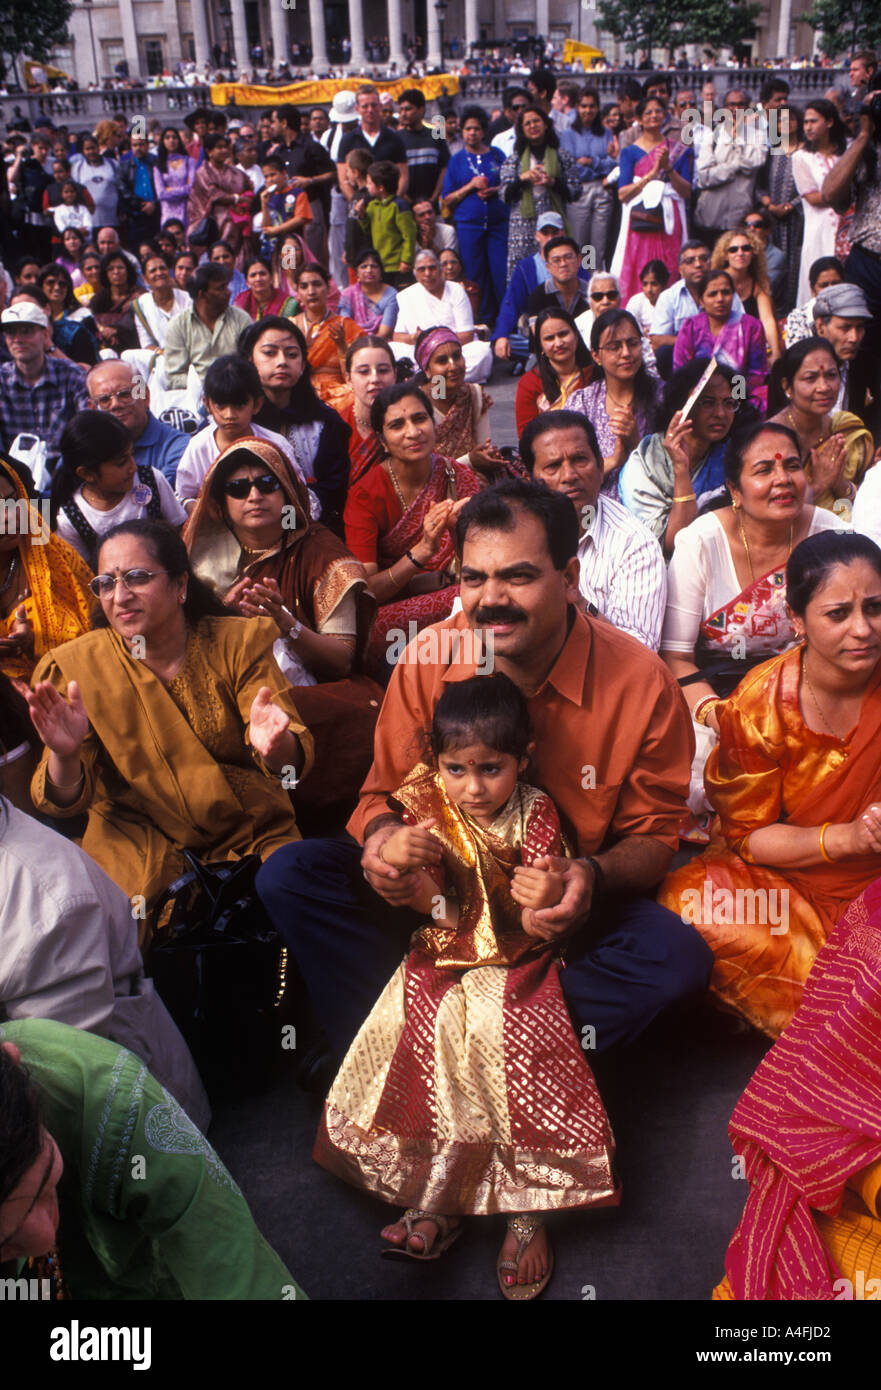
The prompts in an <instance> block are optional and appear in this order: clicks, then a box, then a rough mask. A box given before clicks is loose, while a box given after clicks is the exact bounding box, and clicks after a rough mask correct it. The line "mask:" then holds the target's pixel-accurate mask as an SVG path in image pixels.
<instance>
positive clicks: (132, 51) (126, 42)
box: [119, 0, 141, 77]
mask: <svg viewBox="0 0 881 1390" xmlns="http://www.w3.org/2000/svg"><path fill="white" fill-rule="evenodd" d="M119 19H120V23H121V24H122V47H123V52H124V55H125V60H126V62H127V63H128V70H129V76H130V77H140V75H141V55H140V54H139V52H138V34H137V30H136V29H135V10H134V5H133V4H132V0H119Z"/></svg>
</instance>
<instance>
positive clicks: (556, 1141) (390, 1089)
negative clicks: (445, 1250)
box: [314, 951, 619, 1216]
mask: <svg viewBox="0 0 881 1390" xmlns="http://www.w3.org/2000/svg"><path fill="white" fill-rule="evenodd" d="M613 1155H614V1139H613V1136H612V1131H611V1127H610V1125H609V1121H608V1117H607V1115H606V1112H605V1110H604V1108H603V1104H602V1101H601V1100H600V1097H599V1093H598V1091H597V1088H596V1084H595V1082H594V1079H593V1075H592V1073H591V1071H590V1068H589V1067H588V1065H587V1061H586V1059H585V1055H584V1052H583V1050H582V1048H581V1047H580V1046H579V1043H578V1040H577V1038H576V1037H575V1033H574V1031H573V1028H572V1023H571V1021H570V1019H569V1015H568V1013H567V1011H566V1004H565V1001H564V999H563V994H562V990H561V989H560V981H559V975H558V968H557V964H556V961H555V960H554V959H553V957H552V956H551V955H550V953H548V952H545V953H543V954H542V955H541V956H539V957H535V958H532V959H530V960H527V961H524V962H521V963H520V964H519V965H515V966H496V965H490V966H479V967H477V968H475V969H472V970H464V971H453V970H437V969H436V968H435V966H434V964H433V962H432V960H431V958H430V957H429V956H427V955H425V954H423V953H422V952H419V951H412V952H411V953H410V955H409V957H408V958H407V960H406V961H404V963H403V964H402V965H401V967H400V969H399V970H398V971H396V973H395V975H394V976H393V977H392V979H391V980H390V981H389V983H388V985H387V986H386V988H385V990H384V991H383V994H382V996H381V998H380V999H379V1001H378V1003H377V1004H376V1006H375V1007H374V1009H373V1011H372V1013H371V1014H370V1017H369V1018H368V1019H367V1021H366V1023H365V1024H364V1026H363V1027H362V1029H361V1031H360V1033H359V1034H358V1036H357V1038H356V1039H355V1041H354V1043H353V1044H352V1046H351V1048H350V1049H349V1052H348V1054H347V1055H346V1058H345V1061H344V1062H343V1065H342V1067H341V1069H340V1072H339V1074H338V1076H337V1077H336V1080H335V1081H334V1083H333V1086H332V1087H331V1090H330V1094H329V1096H328V1098H327V1102H326V1104H325V1109H324V1115H323V1117H322V1121H321V1126H320V1129H319V1132H318V1138H317V1140H316V1143H315V1154H314V1157H315V1159H316V1160H317V1162H318V1163H320V1164H321V1165H322V1166H323V1167H324V1168H327V1169H329V1171H330V1172H332V1173H335V1174H336V1175H337V1176H338V1177H341V1178H344V1179H345V1180H346V1181H347V1182H349V1183H352V1184H353V1185H354V1186H356V1187H362V1188H366V1189H367V1190H368V1191H370V1192H373V1193H374V1194H375V1195H376V1196H377V1197H380V1198H382V1200H383V1201H386V1202H390V1203H399V1204H401V1205H403V1206H407V1207H421V1208H424V1209H425V1210H428V1211H437V1212H442V1213H443V1214H444V1215H449V1216H455V1215H474V1214H491V1213H494V1212H525V1211H549V1210H550V1211H552V1210H557V1209H563V1208H569V1207H585V1206H595V1205H600V1206H614V1205H617V1203H618V1201H619V1188H618V1184H617V1181H616V1179H615V1177H614V1174H613V1170H612V1160H613Z"/></svg>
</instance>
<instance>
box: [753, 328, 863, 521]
mask: <svg viewBox="0 0 881 1390" xmlns="http://www.w3.org/2000/svg"><path fill="white" fill-rule="evenodd" d="M840 388H841V368H840V364H839V361H838V358H837V357H836V355H835V350H834V348H833V347H832V345H831V343H830V342H829V341H828V339H826V338H814V337H811V338H801V339H800V340H799V341H798V342H797V343H793V345H792V347H791V348H787V349H786V351H785V352H784V354H783V356H782V357H781V358H780V360H779V361H778V362H775V363H774V366H773V368H772V369H771V380H770V383H769V387H768V414H769V417H770V418H771V419H772V420H777V421H780V423H782V424H785V425H788V426H789V428H790V429H792V430H795V432H796V434H797V435H798V440H799V444H800V446H801V451H802V453H803V455H804V456H805V458H809V459H810V463H809V464H808V478H809V480H810V483H811V485H812V487H813V490H814V501H815V503H816V505H817V506H818V507H824V508H829V509H831V510H832V511H835V512H837V513H838V514H839V516H842V517H843V518H844V520H845V521H849V520H850V516H851V511H852V504H853V499H854V497H855V496H856V490H857V488H858V487H859V485H860V483H861V482H862V480H863V475H864V474H865V472H866V469H867V468H868V467H869V465H870V464H871V462H872V454H873V450H874V443H873V440H872V436H871V434H870V433H869V431H868V430H867V429H866V427H865V425H864V424H863V422H862V420H861V419H860V417H859V416H858V415H853V414H852V413H851V412H850V411H849V410H836V409H835V402H836V400H837V399H838V392H839V390H840Z"/></svg>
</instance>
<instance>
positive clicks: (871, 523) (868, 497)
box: [853, 463, 881, 545]
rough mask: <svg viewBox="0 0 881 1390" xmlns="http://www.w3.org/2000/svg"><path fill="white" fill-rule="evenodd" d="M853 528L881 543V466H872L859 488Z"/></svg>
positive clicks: (877, 543) (878, 543)
mask: <svg viewBox="0 0 881 1390" xmlns="http://www.w3.org/2000/svg"><path fill="white" fill-rule="evenodd" d="M853 529H854V530H855V531H859V533H860V535H862V536H870V537H871V538H872V540H873V541H874V542H875V544H876V545H881V466H879V465H878V464H877V463H876V464H875V465H874V467H873V468H870V469H869V471H868V472H867V474H866V476H865V477H864V478H863V481H862V483H861V484H860V486H859V487H858V488H857V495H856V497H855V498H854V503H853Z"/></svg>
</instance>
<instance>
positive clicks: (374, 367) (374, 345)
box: [340, 333, 395, 487]
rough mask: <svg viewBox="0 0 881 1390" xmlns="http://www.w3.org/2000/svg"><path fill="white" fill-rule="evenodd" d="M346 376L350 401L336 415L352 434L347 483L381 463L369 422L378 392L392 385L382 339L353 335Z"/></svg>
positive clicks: (392, 358) (392, 374)
mask: <svg viewBox="0 0 881 1390" xmlns="http://www.w3.org/2000/svg"><path fill="white" fill-rule="evenodd" d="M346 375H347V376H348V378H349V385H350V386H351V388H352V401H351V404H350V405H348V406H346V408H345V410H341V411H340V418H341V419H342V420H343V422H344V423H345V424H347V425H348V426H349V427H350V429H351V431H352V433H351V436H350V438H349V486H350V487H351V486H352V484H353V483H356V482H357V481H358V479H359V478H361V477H363V475H364V474H365V473H366V472H367V471H368V469H370V468H372V467H373V465H374V464H375V463H381V462H382V457H383V451H382V445H381V444H380V442H379V440H378V439H377V437H376V435H375V434H374V432H373V426H372V425H371V423H370V407H371V406H372V405H373V402H374V401H375V400H376V398H377V396H378V395H379V393H380V391H383V390H385V388H386V386H394V384H395V355H394V353H393V352H392V350H391V347H390V346H389V344H388V342H387V340H386V339H385V338H377V337H374V336H373V335H372V334H367V333H365V335H364V336H363V337H362V338H356V339H355V341H354V342H353V343H352V345H351V347H350V348H349V351H348V352H347V353H346Z"/></svg>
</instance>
